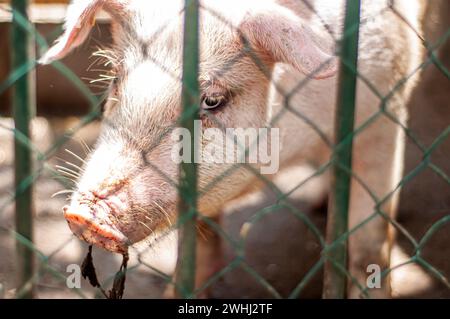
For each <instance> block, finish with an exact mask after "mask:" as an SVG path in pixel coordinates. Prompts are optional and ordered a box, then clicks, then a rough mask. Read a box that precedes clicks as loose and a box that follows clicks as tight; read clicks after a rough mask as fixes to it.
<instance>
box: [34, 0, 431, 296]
mask: <svg viewBox="0 0 450 319" xmlns="http://www.w3.org/2000/svg"><path fill="white" fill-rule="evenodd" d="M183 8H184V2H183V1H180V0H171V1H160V2H159V1H158V2H153V1H147V0H141V1H140V0H108V1H106V0H84V1H81V0H79V1H73V3H72V4H71V5H70V6H69V8H68V12H67V20H66V23H65V27H64V33H63V35H62V36H61V37H60V38H59V40H58V41H57V42H56V43H55V44H54V45H53V46H52V47H51V48H50V49H49V50H48V51H47V52H46V53H45V54H44V56H43V57H42V58H41V63H44V64H48V63H51V62H52V61H55V60H57V59H61V58H63V57H64V56H66V55H67V54H69V52H71V51H72V50H73V49H74V48H76V47H78V46H80V45H81V44H82V43H83V42H84V41H85V39H86V38H87V36H88V35H89V32H90V30H91V28H92V27H93V25H94V22H95V16H96V14H97V13H98V12H99V11H100V10H104V11H105V12H107V13H109V15H110V16H111V22H112V26H111V28H112V35H113V43H112V45H111V48H110V49H109V50H108V51H105V52H110V53H109V56H108V59H109V64H110V65H112V72H114V74H115V76H114V80H113V81H112V83H111V85H110V89H109V97H108V99H107V103H106V104H105V107H104V112H103V125H102V130H101V134H100V137H99V139H98V142H97V144H96V146H95V148H94V150H93V151H92V153H91V154H90V155H89V156H88V158H87V160H86V164H85V165H84V167H83V170H82V172H81V177H80V178H79V180H78V182H77V184H76V190H75V192H74V193H73V195H72V196H71V201H70V205H68V206H66V207H64V209H63V210H64V216H65V218H66V219H67V221H68V224H69V226H70V228H71V230H72V231H73V233H74V234H75V235H77V236H78V237H80V238H81V239H83V240H85V241H86V242H88V243H90V244H94V245H97V246H100V247H102V248H104V249H106V250H109V251H111V252H118V253H123V252H124V251H125V250H126V249H127V247H129V246H131V245H133V244H135V243H137V242H139V241H142V240H144V239H145V238H147V237H148V236H150V235H152V234H154V233H159V232H162V231H165V230H167V229H168V228H169V227H170V226H171V225H172V223H173V222H174V221H175V220H176V216H177V214H176V212H177V200H178V197H177V187H176V184H177V181H178V179H179V167H178V164H177V163H175V162H174V161H173V158H172V157H171V154H172V151H173V148H174V145H175V144H176V141H175V140H174V139H173V138H171V136H170V134H168V131H170V129H169V128H174V127H177V120H178V118H179V116H180V114H181V112H182V106H181V92H182V82H181V78H182V55H183V54H182V52H183V20H184V13H183ZM393 9H395V10H393ZM344 10H345V1H343V0H335V1H326V0H310V1H294V0H279V1H266V0H247V1H238V0H227V1H217V0H202V1H200V21H199V23H200V27H199V36H200V57H199V59H200V63H199V69H200V71H199V78H198V79H199V85H200V90H201V101H200V106H199V107H200V110H201V114H202V115H201V123H202V127H203V130H205V129H207V128H213V127H222V128H262V127H267V126H268V125H271V126H272V127H273V128H278V129H279V130H280V137H279V143H280V154H279V156H280V167H281V169H283V168H286V167H290V166H293V165H301V164H302V163H309V164H313V165H316V166H317V167H320V166H321V165H324V164H325V163H327V162H328V161H329V160H330V158H331V156H332V145H333V142H332V141H333V132H334V126H335V124H334V123H335V108H336V95H337V83H338V80H337V77H336V73H337V71H338V63H337V58H336V55H337V54H336V51H337V49H338V46H337V43H338V40H339V39H340V38H341V37H342V29H343V21H344ZM422 15H423V3H422V1H420V0H397V1H394V2H392V1H388V0H377V1H369V0H363V1H362V24H361V29H360V48H359V61H358V65H359V70H358V72H359V74H360V77H359V80H358V92H357V106H356V127H360V126H361V125H365V126H364V127H365V129H364V130H361V131H360V132H359V133H358V134H356V135H355V137H354V151H353V178H352V181H351V197H350V207H349V225H348V226H349V228H350V229H352V228H353V227H355V226H357V225H359V224H360V223H361V222H363V221H364V220H366V219H369V221H368V222H367V223H366V224H365V225H363V226H362V227H359V228H358V229H357V230H355V231H354V232H353V233H352V234H351V236H349V256H348V267H349V273H350V274H351V276H352V277H353V278H354V279H355V280H356V281H357V282H359V284H360V285H362V286H363V287H365V286H366V281H367V276H368V274H367V273H366V269H367V267H368V266H369V265H372V264H376V265H379V266H380V267H381V269H386V268H388V267H389V266H390V248H391V246H392V241H393V237H394V228H393V227H392V224H391V223H390V222H388V221H387V219H386V218H385V217H390V218H392V219H394V218H395V212H396V207H397V202H398V193H399V187H398V185H399V182H400V180H401V178H402V174H403V153H404V145H405V131H404V127H406V125H407V119H408V112H407V108H406V105H407V101H408V98H409V96H410V93H411V91H412V89H413V87H414V85H415V83H416V82H417V80H416V78H417V71H416V68H417V67H418V66H419V65H420V63H421V59H422V57H423V49H422V45H421V42H420V39H419V37H418V36H417V33H419V34H420V33H421V27H420V20H421V18H422ZM403 79H408V80H407V81H403V82H402V80H403ZM299 83H303V84H302V85H299ZM399 83H401V85H398V84H399ZM383 97H387V98H386V99H385V100H382V98H383ZM381 110H383V112H381ZM280 112H285V114H284V115H283V116H281V117H280V118H279V119H278V120H277V121H274V119H275V117H277V115H278V114H279V113H280ZM219 123H220V124H219ZM202 143H203V142H202ZM232 166H233V165H231V164H228V163H202V164H200V165H199V171H198V175H199V176H198V185H199V190H200V192H201V196H200V197H199V200H198V210H199V214H200V215H201V216H206V217H209V218H211V219H213V220H215V221H217V222H218V223H219V222H220V215H221V211H222V208H223V207H224V205H226V204H227V203H228V202H229V201H231V200H233V199H236V198H239V197H240V196H242V195H243V194H247V193H249V192H252V191H255V190H257V189H259V188H260V187H262V186H263V185H264V183H262V182H261V181H260V180H259V179H258V178H257V176H256V174H254V173H253V172H252V170H250V169H248V168H246V167H244V166H242V165H239V166H237V167H235V169H234V170H232V171H229V172H228V170H229V169H230V168H231V167H232ZM224 172H228V174H225V176H222V175H224ZM220 176H222V178H221V179H220V180H218V181H217V182H215V183H212V182H213V181H215V180H217V179H218V178H219V177H220ZM274 176H276V174H272V175H270V176H267V178H268V179H271V178H274ZM300 182H301V181H299V183H300ZM211 183H212V186H211ZM368 189H370V192H368ZM379 200H383V202H382V204H380V205H378V204H377V201H379ZM216 237H218V236H216ZM216 239H217V238H216ZM218 241H219V240H204V239H202V238H201V237H199V243H198V245H199V249H201V250H200V252H199V254H198V260H197V268H198V276H199V279H198V281H197V283H198V284H200V283H201V282H202V281H204V280H206V279H207V278H208V277H209V276H210V275H211V272H212V270H211V267H210V265H211V262H210V261H208V260H207V259H208V258H212V257H214V256H216V255H217V254H218V249H219V248H218V247H219V246H218ZM369 294H370V296H371V297H375V298H383V297H388V296H389V295H390V285H389V278H388V277H387V278H384V279H383V282H382V285H381V287H380V288H378V289H372V290H369ZM360 296H361V291H360V289H359V288H358V286H357V285H355V284H354V281H349V284H348V297H350V298H358V297H360Z"/></svg>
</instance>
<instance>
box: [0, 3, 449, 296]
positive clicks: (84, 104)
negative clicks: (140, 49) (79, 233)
mask: <svg viewBox="0 0 450 319" xmlns="http://www.w3.org/2000/svg"><path fill="white" fill-rule="evenodd" d="M65 2H67V1H57V0H55V1H33V5H32V7H31V11H30V17H31V19H32V21H33V22H34V23H35V24H36V28H37V30H38V31H39V32H40V33H41V34H42V35H44V37H45V38H46V39H47V40H48V41H49V42H50V41H52V40H54V39H55V38H56V37H57V35H58V34H59V33H60V30H61V22H62V21H63V17H64V13H65V8H66V4H64V3H65ZM7 8H8V4H7V1H0V83H3V81H5V80H6V79H7V78H8V76H9V75H10V73H11V71H12V70H11V67H10V60H11V59H10V52H11V48H10V35H9V30H10V14H9V12H8V10H7ZM424 25H425V38H426V40H427V41H428V42H429V43H435V42H436V41H437V40H438V39H439V38H440V37H441V36H442V35H444V34H445V33H446V32H449V30H450V1H448V0H431V1H429V8H428V11H427V15H426V19H425V21H424ZM107 43H110V33H109V30H108V21H107V19H102V18H100V19H99V20H98V21H97V26H96V27H95V28H94V31H93V33H92V35H91V37H90V40H89V41H88V43H86V44H85V45H83V47H82V48H81V49H78V50H76V52H75V53H74V54H72V55H70V56H69V57H68V58H66V59H65V60H64V61H63V62H64V64H66V65H67V66H68V68H70V69H71V70H73V71H74V72H75V73H76V74H77V76H78V77H79V78H80V79H82V80H83V81H84V82H85V83H88V84H89V82H90V80H91V79H96V78H98V75H99V70H96V68H95V67H92V64H93V62H94V61H93V58H92V57H91V54H92V52H93V51H95V50H96V49H97V48H98V47H99V46H102V45H104V44H107ZM37 54H38V55H39V52H38V53H37ZM437 54H438V56H439V58H440V59H441V61H442V63H443V64H444V66H446V67H447V69H449V68H450V43H449V42H448V41H447V42H446V43H444V44H443V45H442V46H441V47H440V48H439V50H438V51H437ZM36 83H37V89H36V93H37V95H36V98H37V100H36V103H37V114H36V118H35V119H34V121H33V123H32V131H33V138H34V143H35V145H36V146H37V147H38V149H39V150H40V151H42V152H44V151H46V150H47V149H49V148H50V147H51V146H52V145H53V143H54V142H55V141H56V140H57V139H58V138H59V137H61V136H63V135H64V134H65V132H66V131H67V130H69V129H70V128H72V127H75V126H76V125H77V124H78V123H79V121H80V118H81V117H82V116H83V115H86V114H88V113H89V103H88V101H87V100H86V99H85V98H84V97H83V95H82V94H80V92H79V91H78V90H77V89H76V88H75V87H74V85H73V84H72V82H70V81H69V80H68V79H67V78H66V77H64V76H63V75H61V74H60V73H59V72H58V71H57V70H55V69H54V68H52V67H38V68H37V70H36ZM89 87H90V88H91V90H92V92H94V93H96V94H100V93H101V92H102V91H103V90H104V89H105V88H104V87H101V86H98V85H95V84H89ZM449 101H450V81H449V79H448V78H447V77H445V75H444V74H443V73H442V72H441V71H439V70H438V69H437V68H436V67H435V66H434V65H433V64H430V65H428V67H427V68H426V69H425V70H424V71H423V74H422V77H421V81H420V84H419V85H418V86H417V88H416V89H415V91H414V93H413V96H412V99H411V102H410V105H409V108H410V127H411V129H412V131H413V132H414V133H415V135H416V137H417V138H418V140H420V141H421V142H422V144H424V145H425V146H427V147H429V146H430V145H431V144H432V143H433V141H434V140H435V139H436V138H437V137H438V136H439V135H440V134H442V132H443V131H444V130H445V129H447V128H448V127H449V124H450V105H449V104H450V103H449ZM10 116H11V92H10V91H9V90H8V91H6V92H3V94H1V95H0V225H1V226H2V228H0V298H10V297H14V296H15V293H16V279H15V266H16V265H15V260H16V259H15V240H14V237H13V236H12V235H11V233H9V232H8V231H6V230H7V229H14V202H12V201H11V196H12V195H13V194H14V166H13V165H14V158H13V148H14V144H13V143H14V136H13V133H12V132H11V131H10V130H8V129H5V128H12V127H13V126H14V124H13V120H12V119H11V118H10ZM98 129H99V123H98V122H93V123H91V124H89V125H87V126H85V127H83V128H81V129H80V130H78V131H77V132H76V134H75V135H74V137H73V138H72V139H70V140H69V141H68V142H67V143H66V144H65V145H63V146H61V147H60V148H59V150H58V151H57V152H56V154H55V155H54V156H53V157H52V158H51V159H50V160H49V161H48V162H47V164H48V166H55V165H58V164H61V162H63V161H64V160H70V161H74V158H73V156H71V155H70V154H68V153H67V152H65V151H64V150H65V149H70V150H72V151H73V152H74V153H76V154H78V155H80V156H85V155H86V149H85V147H84V145H83V143H86V144H87V145H89V146H91V145H93V144H94V143H95V140H96V137H97V135H98ZM422 159H423V154H422V152H421V151H420V150H419V149H418V148H417V147H416V146H415V145H414V144H413V143H411V142H409V143H408V145H407V149H406V168H405V169H406V172H410V171H411V170H413V169H414V168H415V167H416V166H417V165H418V164H419V163H420V162H421V161H422ZM431 160H432V162H433V163H434V164H435V165H436V166H438V167H440V168H441V170H442V171H443V172H444V173H445V174H446V175H447V176H450V140H449V139H447V140H446V141H445V142H444V143H442V144H441V145H440V146H439V147H438V148H437V149H436V151H434V152H433V155H432V158H431ZM313 169H314V168H307V167H299V168H296V169H291V170H290V171H288V172H283V173H282V174H281V175H280V177H279V178H278V180H277V181H276V183H277V185H278V186H279V187H280V188H281V189H286V190H287V189H290V188H292V187H293V186H294V185H295V184H296V183H298V181H301V180H302V178H305V177H307V176H309V174H311V172H312V170H313ZM63 188H64V186H63V185H62V183H61V181H59V180H57V179H55V178H54V176H53V175H52V174H51V173H50V172H47V171H46V170H44V172H43V174H41V176H40V177H39V179H38V180H37V183H36V184H35V188H34V194H33V195H34V212H35V215H34V236H35V244H36V248H37V249H38V250H39V251H40V252H41V253H42V254H43V255H45V256H48V258H47V259H46V261H45V267H44V266H42V264H41V263H39V265H40V266H39V270H40V271H39V274H38V275H37V276H38V278H36V282H37V285H36V297H37V298H80V297H94V296H98V291H96V290H94V289H92V288H90V287H89V285H88V284H87V283H86V282H84V281H83V286H82V289H81V291H74V290H71V289H68V288H67V287H66V285H65V280H63V279H61V277H60V276H58V275H56V274H57V273H59V274H64V275H66V274H67V273H66V272H65V271H66V267H67V265H69V264H81V262H82V260H83V258H84V256H85V254H86V252H87V246H86V245H85V244H84V243H82V242H81V241H79V240H77V239H75V238H74V237H73V236H72V234H71V232H70V230H69V228H68V227H67V224H66V222H65V220H64V218H63V216H62V211H61V208H62V207H63V206H64V204H65V201H66V200H65V198H64V196H57V197H53V198H52V194H54V193H55V192H58V191H59V190H61V189H63ZM322 193H323V185H321V181H320V180H312V181H311V182H310V183H308V184H307V185H305V187H304V188H302V189H301V191H299V192H295V193H294V194H293V195H292V196H291V200H292V202H293V203H294V204H295V205H296V206H297V207H299V208H300V209H301V210H302V211H303V212H305V213H306V214H307V215H308V216H309V217H310V218H311V220H312V221H313V222H314V223H315V224H316V225H317V227H318V228H319V229H320V230H321V231H322V232H325V223H326V207H325V205H318V204H317V202H318V199H319V198H321V195H322ZM274 201H275V195H274V194H273V193H271V192H270V191H269V190H267V189H266V190H262V191H261V192H259V193H255V194H252V195H251V196H248V197H247V198H244V199H240V200H239V201H235V202H233V203H231V204H230V205H229V207H227V209H226V217H225V229H226V231H227V232H228V233H230V234H231V236H233V237H235V238H237V237H238V236H239V232H240V229H241V227H242V225H243V224H244V223H245V222H246V221H248V220H249V219H250V218H251V216H252V215H253V213H254V212H256V211H257V210H259V209H261V208H263V207H266V206H268V205H270V204H272V203H273V202H274ZM449 214H450V186H449V184H448V181H446V180H445V179H443V178H442V177H440V176H438V175H437V174H436V173H435V172H433V171H432V170H430V169H426V170H424V171H422V172H421V173H420V174H419V175H418V176H416V177H415V178H414V179H413V180H411V181H410V182H408V183H407V184H406V186H405V187H404V188H403V189H402V192H401V203H400V211H399V216H398V221H399V223H400V224H402V225H403V226H404V227H405V229H407V230H408V231H409V232H410V233H411V234H412V236H413V237H414V238H415V239H416V240H420V239H421V238H422V236H423V235H424V234H425V233H426V231H427V230H428V229H429V228H430V226H431V225H432V224H434V223H435V222H436V221H438V220H439V219H441V218H443V217H444V216H448V215H449ZM449 243H450V224H448V225H446V226H444V227H442V228H441V229H440V230H439V231H438V232H437V233H435V234H434V235H433V237H432V238H431V239H430V241H429V243H428V244H427V245H426V247H425V249H424V251H423V257H424V258H425V259H426V260H427V261H428V262H429V263H430V264H432V265H433V266H435V267H436V268H437V269H439V270H440V271H441V272H442V273H443V274H444V275H445V276H446V277H447V278H450V245H449ZM149 244H150V243H149V242H144V243H142V244H140V245H138V247H137V248H136V251H135V252H134V254H133V252H132V256H131V261H130V263H131V265H130V268H131V270H130V271H129V274H128V278H127V282H126V290H125V297H126V298H159V297H161V296H162V293H163V291H164V289H165V286H166V281H165V277H164V276H161V274H159V273H158V272H156V271H155V270H154V268H156V269H158V270H159V271H161V272H163V273H166V274H171V273H172V272H173V269H174V266H175V262H176V254H175V251H176V239H175V237H174V235H170V236H168V237H167V238H163V239H161V240H159V241H157V242H152V243H151V245H149ZM149 247H150V248H149ZM224 250H225V252H226V258H227V260H229V261H231V260H232V258H233V252H232V249H231V248H230V247H227V246H226V244H225V246H224ZM137 252H141V253H140V255H139V256H140V259H138V257H137ZM412 253H413V247H412V246H411V244H410V243H409V241H408V240H407V239H406V238H404V237H402V236H401V235H399V238H398V240H397V244H396V246H395V248H394V264H400V263H402V262H403V261H405V260H408V259H409V256H411V255H412ZM319 254H320V246H319V244H318V243H317V242H316V240H315V237H314V236H313V234H312V233H311V232H310V231H309V230H308V228H307V227H306V226H305V225H304V224H303V223H302V222H301V221H300V220H299V219H297V218H296V217H295V216H293V215H292V214H290V213H289V212H287V211H282V210H281V211H279V212H277V213H276V214H270V215H268V216H266V217H265V218H263V219H262V220H261V221H260V222H258V223H257V224H255V225H254V227H253V228H252V230H251V232H250V235H249V238H248V241H247V244H246V261H247V262H248V264H249V265H251V266H252V267H253V268H254V269H255V270H256V271H257V272H258V273H259V274H260V275H261V276H262V277H263V278H265V279H266V280H267V281H268V282H269V283H270V284H272V285H273V286H274V287H275V288H276V289H277V290H278V291H279V293H280V294H281V295H282V296H287V295H289V293H290V292H291V291H292V290H293V289H294V288H295V286H296V285H297V284H298V283H299V282H300V281H301V279H302V278H303V277H304V276H305V275H306V274H307V272H308V270H309V269H310V268H311V267H312V266H313V265H314V264H315V262H317V260H318V259H319ZM120 261H121V258H120V256H114V255H112V254H109V253H107V252H104V251H101V250H98V249H94V262H95V265H96V268H97V271H98V274H99V276H100V278H101V279H102V280H104V281H106V282H107V284H108V280H109V283H110V280H111V277H112V276H114V273H115V272H116V271H117V270H118V269H119V266H120ZM392 279H393V293H394V297H397V298H450V290H449V289H448V287H446V286H445V285H444V284H443V283H441V282H439V281H437V280H435V279H434V277H433V276H431V275H430V274H429V273H427V272H426V271H424V270H423V269H421V268H420V267H419V266H417V265H414V264H411V265H407V266H404V267H401V268H399V269H397V270H394V271H393V273H392ZM321 290H322V277H321V272H318V274H317V275H316V276H315V277H314V278H313V280H312V281H310V283H309V284H308V286H307V287H306V288H305V289H304V291H303V293H302V294H301V296H300V297H303V298H319V297H320V296H321ZM211 292H212V295H213V296H214V297H219V298H220V297H230V298H233V297H236V298H237V297H239V298H243V297H244V298H245V297H246V298H262V297H270V294H268V293H267V291H266V290H265V288H264V287H262V286H261V285H260V284H258V283H257V282H256V281H255V279H254V278H253V277H252V276H250V275H249V274H248V273H246V272H244V271H243V270H240V269H239V268H238V269H234V270H232V271H230V272H229V273H227V274H226V275H225V276H224V277H223V278H222V279H221V280H219V281H218V282H217V283H216V284H215V285H214V286H213V288H212V289H211Z"/></svg>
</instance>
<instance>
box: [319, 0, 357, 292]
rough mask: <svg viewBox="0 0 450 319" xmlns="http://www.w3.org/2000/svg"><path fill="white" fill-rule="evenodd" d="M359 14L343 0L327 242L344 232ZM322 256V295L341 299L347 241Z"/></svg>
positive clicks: (352, 1)
mask: <svg viewBox="0 0 450 319" xmlns="http://www.w3.org/2000/svg"><path fill="white" fill-rule="evenodd" d="M360 14H361V2H360V0H347V2H346V13H345V23H344V33H343V34H344V35H343V39H342V42H341V47H340V56H341V68H340V74H339V94H338V100H337V110H336V120H335V121H336V122H335V142H336V145H338V147H336V148H335V150H334V161H333V174H332V192H331V195H330V200H329V206H328V207H329V210H328V222H327V243H328V244H330V243H332V242H333V241H335V240H336V239H337V238H338V237H340V236H341V235H342V234H344V233H346V232H347V231H348V210H349V202H350V185H351V176H350V174H349V173H348V172H346V171H345V169H344V168H345V167H351V165H352V149H353V139H348V137H349V136H351V134H352V132H353V129H354V118H355V104H356V83H357V72H356V71H355V70H357V64H358V40H359V23H360ZM345 139H348V142H346V143H342V142H343V141H344V140H345ZM326 257H327V258H328V261H327V263H326V264H325V277H324V289H323V297H324V298H327V299H330V298H331V299H338V298H339V299H342V298H345V296H346V286H347V278H346V275H345V274H344V273H343V272H342V271H341V270H339V269H338V267H336V265H333V262H334V263H336V264H337V265H341V266H342V267H343V268H344V269H346V268H347V241H342V243H341V244H339V245H337V246H336V247H335V248H334V249H332V250H329V251H328V252H327V255H326ZM330 260H332V261H333V262H331V261H330Z"/></svg>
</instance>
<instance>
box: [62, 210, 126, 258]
mask: <svg viewBox="0 0 450 319" xmlns="http://www.w3.org/2000/svg"><path fill="white" fill-rule="evenodd" d="M63 212H64V217H65V218H66V220H67V222H68V224H69V227H70V229H71V231H72V232H73V233H74V234H75V235H76V236H77V237H79V238H81V239H83V240H84V241H86V242H88V243H89V244H93V245H97V246H100V247H102V248H104V249H106V250H109V251H111V252H116V253H121V254H122V253H125V252H126V251H127V247H128V239H127V237H126V236H125V235H123V234H122V233H121V232H120V231H119V230H117V229H116V228H115V227H114V226H110V225H108V224H107V223H106V222H104V221H101V220H98V219H97V218H95V217H94V215H92V214H91V213H90V209H89V207H85V206H83V205H80V206H78V207H77V208H76V209H73V208H71V207H69V206H66V207H64V208H63Z"/></svg>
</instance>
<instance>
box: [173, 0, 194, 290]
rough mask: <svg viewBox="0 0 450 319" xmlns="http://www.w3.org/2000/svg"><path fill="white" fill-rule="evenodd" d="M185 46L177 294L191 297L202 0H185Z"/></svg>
mask: <svg viewBox="0 0 450 319" xmlns="http://www.w3.org/2000/svg"><path fill="white" fill-rule="evenodd" d="M185 4H186V8H185V22H184V46H183V90H182V102H183V113H182V115H181V126H182V127H184V128H186V129H188V130H189V132H190V133H191V134H190V135H191V140H190V146H191V161H190V163H182V164H181V167H180V181H179V199H180V200H179V207H178V209H179V216H178V218H179V221H180V225H181V227H180V229H179V239H178V264H177V274H176V287H177V295H178V296H179V297H191V296H192V295H193V292H194V289H195V261H196V239H197V238H196V237H197V229H196V214H197V165H196V163H195V158H196V155H195V151H196V149H197V148H196V147H195V143H197V141H196V140H195V135H196V134H194V132H195V125H194V121H195V120H196V119H198V117H199V112H198V107H199V105H200V98H199V95H200V94H199V85H198V61H199V36H198V26H199V24H198V16H199V14H198V11H199V9H198V1H197V0H186V1H185Z"/></svg>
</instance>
